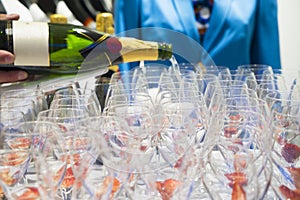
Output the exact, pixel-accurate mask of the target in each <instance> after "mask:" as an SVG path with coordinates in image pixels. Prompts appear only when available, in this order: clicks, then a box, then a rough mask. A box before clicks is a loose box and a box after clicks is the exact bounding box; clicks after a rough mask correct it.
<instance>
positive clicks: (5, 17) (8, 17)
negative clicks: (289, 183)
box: [0, 14, 20, 20]
mask: <svg viewBox="0 0 300 200" xmlns="http://www.w3.org/2000/svg"><path fill="white" fill-rule="evenodd" d="M19 18H20V15H19V14H0V20H18V19H19Z"/></svg>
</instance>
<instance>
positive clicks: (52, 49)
mask: <svg viewBox="0 0 300 200" xmlns="http://www.w3.org/2000/svg"><path fill="white" fill-rule="evenodd" d="M0 49H2V50H7V51H10V52H12V53H13V54H15V56H16V59H15V62H14V63H13V64H8V65H0V69H2V70H3V69H4V68H5V69H6V70H7V69H16V68H19V69H24V70H26V71H28V72H29V73H30V74H78V73H86V72H95V73H98V74H99V73H105V72H106V71H107V69H108V67H109V66H111V65H116V64H120V63H125V62H135V61H141V60H145V61H147V60H165V59H170V58H171V57H172V45H171V44H166V43H159V42H153V41H143V40H138V39H136V38H130V37H117V36H113V35H110V34H107V33H103V32H99V31H96V30H92V29H89V28H87V27H84V26H77V25H72V24H58V23H47V22H23V21H15V20H13V21H0ZM95 75H96V74H95Z"/></svg>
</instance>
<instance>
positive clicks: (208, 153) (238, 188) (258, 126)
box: [202, 111, 272, 199]
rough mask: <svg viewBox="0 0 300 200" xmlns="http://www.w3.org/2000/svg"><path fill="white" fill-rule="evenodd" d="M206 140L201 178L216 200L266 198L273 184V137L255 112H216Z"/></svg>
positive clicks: (261, 117) (261, 118)
mask: <svg viewBox="0 0 300 200" xmlns="http://www.w3.org/2000/svg"><path fill="white" fill-rule="evenodd" d="M214 117H215V119H217V120H215V121H211V124H210V126H209V129H208V132H207V137H205V141H204V145H205V147H204V149H205V151H203V154H204V159H203V161H202V164H203V170H204V172H203V173H202V178H203V183H204V186H205V188H206V189H207V191H208V194H209V195H210V197H211V198H213V199H224V198H226V199H246V198H247V199H263V198H264V196H265V195H266V193H267V191H268V188H269V186H270V182H271V177H272V165H271V163H270V160H269V154H270V148H269V144H268V143H267V141H268V140H269V138H270V130H269V129H268V127H267V125H266V122H265V121H264V118H263V116H262V115H261V114H260V113H257V112H253V111H226V112H220V113H217V114H216V115H215V116H214Z"/></svg>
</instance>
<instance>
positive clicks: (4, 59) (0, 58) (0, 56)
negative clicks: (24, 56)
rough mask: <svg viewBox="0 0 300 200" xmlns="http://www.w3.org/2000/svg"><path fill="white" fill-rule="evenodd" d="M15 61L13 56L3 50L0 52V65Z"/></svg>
mask: <svg viewBox="0 0 300 200" xmlns="http://www.w3.org/2000/svg"><path fill="white" fill-rule="evenodd" d="M14 60H15V56H14V55H13V54H12V53H10V52H8V51H4V50H0V64H11V63H13V62H14Z"/></svg>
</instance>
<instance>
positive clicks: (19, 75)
mask: <svg viewBox="0 0 300 200" xmlns="http://www.w3.org/2000/svg"><path fill="white" fill-rule="evenodd" d="M19 17H20V16H19V15H18V14H0V20H18V19H19ZM14 60H15V56H14V55H13V54H12V53H10V52H8V51H5V50H1V49H0V64H10V63H13V62H14ZM27 76H28V75H27V73H26V72H24V71H21V70H13V71H0V83H4V82H15V81H20V80H24V79H26V78H27Z"/></svg>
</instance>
